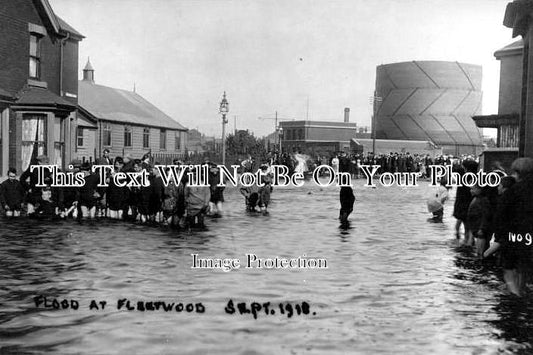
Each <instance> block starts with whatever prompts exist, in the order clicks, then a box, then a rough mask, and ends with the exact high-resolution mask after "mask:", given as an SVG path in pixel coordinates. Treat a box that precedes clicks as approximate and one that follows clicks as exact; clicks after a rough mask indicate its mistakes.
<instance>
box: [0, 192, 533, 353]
mask: <svg viewBox="0 0 533 355" xmlns="http://www.w3.org/2000/svg"><path fill="white" fill-rule="evenodd" d="M338 193H339V191H338V190H337V189H335V188H320V187H318V186H316V185H314V184H308V185H305V186H304V187H303V188H299V189H297V188H278V189H276V190H275V191H274V194H273V195H272V198H273V201H272V204H271V206H270V207H269V210H270V215H268V216H261V215H260V214H247V213H246V212H245V207H244V201H243V200H242V196H240V194H239V193H238V191H237V190H236V189H228V191H227V195H226V200H227V203H226V204H225V209H226V210H225V212H226V214H225V216H224V218H220V219H212V220H208V221H207V225H208V228H207V230H204V231H198V230H191V231H180V232H176V231H174V230H171V229H166V228H159V227H147V226H141V225H134V224H128V223H123V222H117V221H101V220H99V221H95V222H85V221H83V222H81V223H76V222H61V221H60V222H54V223H45V222H42V221H32V220H17V221H6V220H2V221H0V223H2V224H3V228H2V229H1V231H0V267H1V269H2V273H1V274H0V300H1V307H0V344H2V345H0V349H1V351H6V352H15V353H40V354H42V353H53V354H61V353H86V354H94V353H106V354H124V353H132V354H135V353H138V354H159V353H205V352H213V353H231V354H234V353H237V354H239V353H240V354H244V353H278V352H279V353H290V352H293V353H303V352H305V353H316V354H322V353H354V352H356V353H377V352H383V353H420V354H425V353H441V354H449V353H483V352H486V353H494V352H498V351H509V352H510V351H516V352H522V353H527V351H531V350H530V347H531V344H532V339H531V337H532V335H531V334H533V332H532V331H531V319H532V318H531V315H532V312H533V310H532V307H531V301H530V300H529V299H526V300H516V299H512V298H509V297H508V296H506V292H505V288H504V287H502V283H501V281H500V280H501V275H500V274H499V271H498V269H497V268H495V267H494V266H491V265H482V264H480V263H479V262H478V261H477V260H475V259H474V258H473V257H472V256H471V254H470V253H469V252H468V251H460V250H458V249H457V248H456V244H455V237H454V233H453V231H454V229H453V223H454V220H453V218H452V217H451V212H452V211H451V209H452V206H453V201H449V202H448V204H447V206H446V207H445V220H444V223H429V222H428V221H427V218H428V217H430V216H429V215H428V213H427V212H426V206H425V196H427V194H426V190H425V186H421V187H420V188H411V189H409V188H377V189H369V188H364V187H363V186H362V183H361V184H358V186H356V188H355V189H354V193H355V195H356V198H357V201H356V203H355V209H354V212H353V213H352V215H351V216H350V219H351V224H350V226H349V228H346V229H341V228H339V221H338V211H339V202H338ZM192 253H196V254H199V255H200V256H202V257H220V258H240V259H241V260H242V261H243V262H244V260H245V254H246V253H254V254H257V255H258V257H262V258H269V257H272V258H273V257H275V256H279V257H287V258H291V257H298V256H302V255H304V254H305V255H307V256H313V257H322V258H326V259H327V260H328V267H329V268H328V269H326V270H301V269H297V270H283V269H279V270H265V269H262V270H259V269H245V268H241V269H239V270H235V271H231V272H222V271H219V270H198V269H191V260H192V258H191V256H190V254H192ZM38 294H43V295H47V296H49V297H57V298H59V299H76V300H79V302H80V309H79V310H78V311H49V310H43V309H37V308H35V307H34V304H33V297H35V296H36V295H38ZM121 298H127V299H131V300H132V301H135V302H136V301H142V300H144V301H150V300H153V301H157V300H161V301H176V302H185V303H187V302H193V303H197V302H201V303H203V304H205V306H206V309H207V310H206V313H205V314H188V313H186V312H185V313H177V312H173V313H162V312H151V313H146V312H145V313H139V312H128V311H122V310H121V311H119V310H117V307H116V302H117V300H118V299H121ZM229 299H233V300H235V302H252V301H257V302H271V303H273V304H278V303H282V302H294V303H297V302H302V301H306V302H309V303H310V304H311V307H312V309H313V311H315V312H316V315H314V316H306V317H301V316H300V317H292V318H291V319H288V318H287V317H282V316H281V315H278V314H276V315H275V316H268V317H267V316H263V317H258V318H259V319H257V320H254V319H253V317H246V316H238V315H228V314H226V313H225V312H224V306H225V305H226V304H227V302H228V300H229ZM91 300H107V301H108V305H107V308H106V309H104V310H99V311H94V310H93V311H89V309H88V305H89V304H90V301H91ZM228 339H231V342H228Z"/></svg>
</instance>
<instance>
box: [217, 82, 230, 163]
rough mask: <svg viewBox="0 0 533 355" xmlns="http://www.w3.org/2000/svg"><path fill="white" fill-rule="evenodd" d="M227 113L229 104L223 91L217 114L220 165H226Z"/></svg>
mask: <svg viewBox="0 0 533 355" xmlns="http://www.w3.org/2000/svg"><path fill="white" fill-rule="evenodd" d="M228 112H229V102H228V100H226V92H225V91H224V96H222V101H220V108H219V113H220V114H221V115H222V165H226V123H228V119H227V118H226V115H227V114H228Z"/></svg>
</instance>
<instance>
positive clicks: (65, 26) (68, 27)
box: [56, 15, 85, 39]
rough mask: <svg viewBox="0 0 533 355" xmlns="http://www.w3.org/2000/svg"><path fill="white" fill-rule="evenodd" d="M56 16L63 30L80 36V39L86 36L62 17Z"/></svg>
mask: <svg viewBox="0 0 533 355" xmlns="http://www.w3.org/2000/svg"><path fill="white" fill-rule="evenodd" d="M56 18H57V21H58V23H59V27H60V29H61V30H63V31H65V32H68V33H70V34H72V35H74V36H75V37H78V39H82V38H85V36H84V35H82V34H81V33H79V32H78V31H76V30H75V29H74V28H73V27H72V26H71V25H69V24H68V23H66V22H65V21H64V20H63V19H62V18H61V17H59V16H57V15H56Z"/></svg>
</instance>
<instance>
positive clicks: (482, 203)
mask: <svg viewBox="0 0 533 355" xmlns="http://www.w3.org/2000/svg"><path fill="white" fill-rule="evenodd" d="M470 193H471V194H472V196H473V197H474V198H473V199H472V201H471V202H470V206H468V214H467V220H466V221H467V227H468V236H467V240H466V243H467V245H471V244H472V238H473V239H474V240H475V245H476V254H477V255H478V256H479V257H482V256H483V253H484V252H485V250H486V249H487V248H488V244H489V241H490V237H491V236H492V233H491V231H490V223H491V212H490V202H489V199H488V198H487V196H485V193H484V191H483V188H482V187H481V186H479V185H476V186H472V187H471V188H470Z"/></svg>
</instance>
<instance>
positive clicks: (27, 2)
mask: <svg viewBox="0 0 533 355" xmlns="http://www.w3.org/2000/svg"><path fill="white" fill-rule="evenodd" d="M0 33H1V36H0V63H1V65H0V113H1V120H0V151H1V154H0V175H5V174H6V172H7V169H8V167H10V166H13V167H15V168H16V169H17V171H18V172H19V173H20V172H21V171H22V170H25V169H26V168H27V167H28V165H29V164H30V160H31V158H32V156H35V154H46V155H48V157H49V158H50V163H52V164H58V165H61V166H64V164H65V162H68V161H69V160H70V159H71V156H70V152H71V147H72V143H73V141H74V134H73V132H74V129H73V125H72V124H71V123H72V122H73V121H74V122H75V111H76V106H77V97H78V78H77V73H78V42H79V41H81V40H82V39H83V36H82V35H81V34H80V33H78V32H77V31H76V30H75V29H73V28H72V27H71V26H69V25H68V24H67V23H66V22H64V21H63V20H62V19H60V18H59V17H57V16H56V15H55V14H54V12H53V10H52V8H51V6H50V4H49V3H48V1H47V0H2V1H1V2H0Z"/></svg>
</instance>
